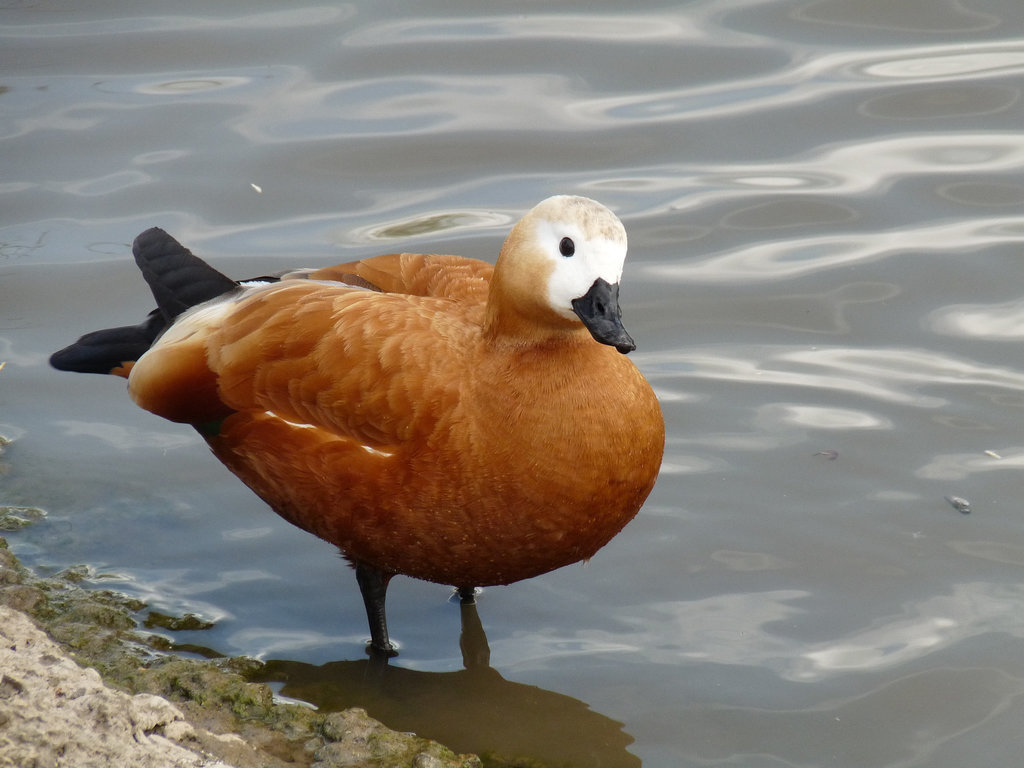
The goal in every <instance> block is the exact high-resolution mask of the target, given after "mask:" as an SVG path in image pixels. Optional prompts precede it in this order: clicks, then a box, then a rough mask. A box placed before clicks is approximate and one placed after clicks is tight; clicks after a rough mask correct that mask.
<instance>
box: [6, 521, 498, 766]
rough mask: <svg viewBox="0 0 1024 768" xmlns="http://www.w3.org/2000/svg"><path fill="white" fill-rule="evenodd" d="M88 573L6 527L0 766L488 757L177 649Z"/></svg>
mask: <svg viewBox="0 0 1024 768" xmlns="http://www.w3.org/2000/svg"><path fill="white" fill-rule="evenodd" d="M81 578H82V574H81V572H80V571H77V570H76V569H70V570H69V571H66V572H64V573H61V574H58V575H57V576H55V577H54V578H51V579H41V578H37V577H36V576H35V575H34V574H32V573H31V572H30V571H28V570H27V569H26V568H24V567H23V566H22V565H21V564H20V563H19V562H18V560H17V558H15V556H14V555H13V554H12V553H11V552H10V551H9V550H8V548H7V542H6V540H5V539H4V538H3V537H0V768H14V767H15V766H17V767H18V768H24V766H33V768H51V767H52V768H58V767H59V768H92V767H93V766H96V767H97V768H99V766H103V767H104V768H105V767H106V766H110V765H124V766H139V767H140V768H305V767H306V766H310V767H311V768H334V767H335V766H338V767H340V766H347V767H349V768H351V767H352V766H355V767H356V768H360V767H365V768H370V767H371V766H372V767H373V768H397V767H398V766H402V767H403V768H407V767H410V766H411V767H412V768H479V767H480V766H482V765H483V763H482V762H481V760H480V758H478V757H476V756H475V755H458V754H455V753H454V752H452V751H451V750H449V749H447V748H446V747H443V746H441V745H440V744H438V743H436V742H433V741H430V740H428V739H424V738H420V737H418V736H416V735H415V734H408V733H398V732H396V731H393V730H391V729H389V728H387V727H385V726H384V725H382V724H381V723H379V722H378V721H376V720H374V719H373V718H371V717H369V716H368V715H367V714H366V712H365V711H363V710H361V709H358V708H351V709H346V710H344V711H341V712H334V713H326V714H325V713H322V712H318V711H316V710H314V709H312V708H310V707H306V706H301V705H299V704H292V703H287V702H280V701H277V700H275V698H274V695H273V693H272V691H271V690H270V688H269V687H268V686H266V685H263V684H259V683H252V682H248V680H247V679H246V674H247V673H249V672H252V671H253V669H254V666H258V665H259V662H256V661H254V660H252V659H244V658H243V659H193V658H185V657H182V656H180V655H176V654H174V653H172V652H171V651H170V649H168V648H167V647H166V641H165V640H163V639H162V638H160V637H159V636H157V635H147V634H146V633H145V632H140V631H139V628H138V623H137V621H136V619H135V614H136V612H137V611H139V610H140V609H141V608H142V607H144V606H141V605H140V604H138V603H137V602H136V601H132V600H130V599H129V598H127V597H125V596H124V595H120V594H117V593H114V592H109V591H102V590H91V589H88V590H87V589H83V588H82V587H80V586H79V585H78V584H77V582H78V581H80V580H81ZM488 764H491V763H490V761H489V763H488ZM499 764H500V763H499Z"/></svg>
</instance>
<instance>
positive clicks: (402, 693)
mask: <svg viewBox="0 0 1024 768" xmlns="http://www.w3.org/2000/svg"><path fill="white" fill-rule="evenodd" d="M460 609H461V613H462V635H461V637H460V643H459V644H460V647H461V649H462V658H463V666H464V669H462V670H458V671H453V672H422V671H417V670H413V669H405V668H403V667H400V666H395V665H393V664H389V663H387V661H386V660H385V661H381V660H380V659H366V660H360V661H335V662H330V663H327V664H322V665H319V666H318V665H313V664H305V663H302V662H297V661H287V660H273V661H268V662H266V664H265V665H264V666H263V667H262V669H261V670H260V671H259V672H258V673H257V674H256V675H255V677H254V678H253V679H255V680H257V681H258V682H265V683H271V684H274V687H275V688H278V686H280V687H279V688H278V690H279V692H280V693H281V694H282V695H284V696H287V697H289V698H293V699H299V700H301V701H306V702H309V703H311V704H314V705H316V706H317V707H319V708H320V709H323V710H327V711H337V710H340V709H345V708H346V707H351V706H359V707H363V708H364V709H366V710H367V712H369V714H370V715H371V716H372V717H375V718H377V719H378V720H382V721H383V722H385V723H387V724H388V726H389V727H391V728H394V729H396V730H399V731H413V732H415V733H417V734H419V735H420V736H425V737H427V738H431V739H435V740H437V741H440V742H441V743H443V744H445V745H446V746H449V747H451V748H453V749H455V750H456V751H457V752H475V753H478V754H491V755H497V756H500V757H503V758H506V759H508V758H520V759H525V760H526V761H527V762H529V761H531V760H539V761H541V762H542V763H543V764H546V765H574V766H608V768H638V767H639V766H640V759H639V758H637V757H636V756H634V755H632V754H630V753H629V752H628V751H627V750H626V748H627V747H628V746H629V745H630V744H631V743H632V742H633V738H632V737H631V736H630V735H629V734H627V733H626V732H625V731H624V730H623V726H622V723H620V722H617V721H615V720H612V719H611V718H608V717H605V716H604V715H602V714H600V713H598V712H594V711H593V710H591V709H590V708H589V707H588V706H587V705H586V704H585V703H584V702H582V701H580V700H578V699H574V698H572V697H570V696H565V695H563V694H560V693H555V692H553V691H547V690H544V689H543V688H538V687H536V686H532V685H524V684H521V683H515V682H512V681H509V680H506V679H505V678H503V677H502V676H501V674H499V673H498V672H497V670H495V669H493V668H492V667H491V666H490V649H489V648H488V645H487V637H486V635H485V634H484V630H483V627H482V625H481V623H480V619H479V617H478V614H477V611H476V606H475V605H474V604H472V603H463V604H462V605H461V606H460ZM531 764H532V763H531Z"/></svg>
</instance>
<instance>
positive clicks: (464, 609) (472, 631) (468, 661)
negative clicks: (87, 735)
mask: <svg viewBox="0 0 1024 768" xmlns="http://www.w3.org/2000/svg"><path fill="white" fill-rule="evenodd" d="M459 612H460V614H461V617H462V632H461V634H460V635H459V648H460V649H461V651H462V666H464V667H465V668H466V669H477V668H481V667H483V668H486V667H488V666H490V664H491V648H490V646H489V645H488V644H487V634H486V633H485V632H484V625H483V624H482V623H481V622H480V616H479V615H478V614H477V612H476V589H475V588H473V587H459Z"/></svg>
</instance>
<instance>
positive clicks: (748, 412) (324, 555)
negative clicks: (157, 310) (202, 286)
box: [0, 0, 1024, 768]
mask: <svg viewBox="0 0 1024 768" xmlns="http://www.w3.org/2000/svg"><path fill="white" fill-rule="evenodd" d="M0 36H2V38H0V361H2V362H5V363H6V365H5V367H4V368H3V369H2V370H0V434H3V435H4V436H5V437H6V438H8V439H10V440H12V443H11V444H10V445H8V446H7V447H6V449H5V451H4V454H3V457H2V459H0V461H2V462H3V465H2V470H3V474H2V475H0V504H7V505H31V506H38V507H41V508H43V509H45V510H46V511H47V513H48V517H47V518H46V520H45V521H44V522H41V523H37V524H36V525H35V526H33V527H32V528H30V529H27V530H26V531H22V532H16V533H12V534H9V539H10V543H11V546H12V548H14V550H15V551H16V552H18V554H19V555H21V556H22V557H23V558H24V559H25V560H26V561H27V562H28V563H30V564H32V565H34V566H35V567H37V568H40V569H42V570H44V571H56V570H61V569H63V568H66V567H68V566H70V565H73V564H87V565H88V566H90V567H91V569H92V573H93V574H94V578H93V579H91V580H90V581H91V583H93V584H95V585H98V586H106V587H111V588H115V589H119V590H124V591H126V592H129V593H131V594H134V595H139V596H141V597H143V598H145V599H146V600H148V601H149V602H150V604H151V606H152V607H153V608H155V609H158V610H161V611H164V612H169V613H177V614H182V613H187V612H192V613H196V614H199V615H201V616H202V617H204V618H206V619H209V620H211V621H214V622H216V624H215V627H214V628H213V629H210V630H206V631H202V632H179V633H176V634H175V636H174V637H175V639H176V640H178V641H179V642H182V643H195V644H200V645H205V646H208V647H211V648H214V649H216V650H217V651H219V652H223V653H230V654H240V653H245V654H253V655H256V656H259V657H261V658H263V659H267V660H273V663H272V664H271V665H270V666H269V668H268V677H269V679H272V680H278V681H283V680H285V679H287V680H288V681H289V682H288V684H287V685H284V686H283V690H282V692H283V693H284V694H285V695H290V696H295V697H297V698H303V699H306V700H309V701H314V702H316V703H318V704H319V705H321V706H327V707H329V706H344V705H348V704H356V703H358V704H362V705H363V706H367V707H368V708H369V709H370V711H371V713H374V714H377V715H378V716H379V717H382V718H383V719H385V720H386V721H387V722H389V723H390V724H392V725H395V726H396V727H400V728H404V729H410V730H417V731H419V732H421V733H423V734H425V735H428V736H433V737H436V738H439V739H443V740H446V741H448V742H449V743H450V744H451V745H452V746H454V747H456V748H460V749H473V750H488V749H492V750H497V751H499V752H503V753H504V754H520V755H529V756H532V757H535V758H538V759H540V760H544V761H548V762H550V763H553V764H559V765H561V764H565V763H568V764H570V765H573V766H596V765H602V766H636V765H639V764H641V763H642V764H643V765H646V766H684V765H685V766H698V765H699V766H714V765H722V766H725V765H729V766H736V765H742V766H793V767H801V768H802V767H803V766H823V765H830V766H831V765H835V766H849V767H850V768H863V767H864V766H915V765H928V766H950V767H953V766H957V767H960V766H965V765H971V766H978V765H990V766H1007V765H1014V764H1017V763H1018V762H1019V755H1020V753H1021V750H1022V748H1024V736H1022V735H1021V733H1022V732H1021V728H1020V722H1021V719H1022V717H1024V587H1022V586H1021V575H1022V570H1024V527H1022V522H1024V509H1022V507H1024V502H1022V498H1024V495H1022V490H1024V437H1022V434H1024V351H1022V345H1021V343H1020V342H1021V341H1022V340H1024V299H1022V296H1024V280H1022V279H1021V275H1022V274H1024V263H1022V257H1021V252H1022V246H1024V243H1022V241H1024V216H1022V204H1024V177H1022V169H1024V135H1022V128H1021V126H1022V125H1024V115H1022V106H1021V83H1022V82H1024V81H1022V75H1024V12H1022V11H1021V8H1020V5H1019V3H1018V2H1017V0H1003V1H1002V2H1000V0H863V1H858V2H845V1H844V0H801V1H798V2H797V1H794V2H788V1H785V0H779V1H777V2H765V1H764V0H745V1H741V2H735V1H731V0H707V1H706V2H682V3H671V4H662V3H654V2H638V3H631V4H629V5H628V6H626V5H622V4H618V3H604V4H590V5H589V7H588V8H587V9H586V10H583V8H582V6H579V5H575V4H551V3H546V4H539V3H538V4H525V5H524V4H523V3H488V4H485V5H479V4H471V3H456V4H449V3H440V2H425V3H420V4H415V5H412V6H410V5H408V4H397V3H394V4H391V3H363V4H361V5H356V6H351V5H337V6H327V5H324V6H304V5H301V4H298V3H293V4H281V3H276V2H267V1H263V2H250V3H246V4H244V8H243V6H242V5H239V4H221V7H220V8H219V9H218V8H216V7H210V4H207V3H197V2H194V1H192V0H186V1H185V2H179V3H174V4H168V3H155V2H130V3H129V2H116V1H114V0H102V1H101V2H97V3H88V4H76V3H58V2H54V1H53V0H38V2H32V1H31V0H26V1H25V2H13V3H8V4H7V5H6V6H5V7H4V8H3V9H2V10H0ZM556 192H569V193H580V194H586V195H589V196H592V197H596V198H598V199H600V200H601V201H603V202H604V203H606V204H607V205H609V206H611V207H612V208H614V209H615V210H616V211H617V212H618V213H619V214H620V216H621V217H622V219H623V221H624V222H625V224H626V227H627V230H628V231H629V235H630V254H631V255H630V260H629V262H628V263H627V268H626V275H625V278H624V282H623V289H622V300H623V306H624V313H625V321H626V324H627V327H628V328H629V329H630V331H631V333H632V335H633V336H634V337H635V338H636V339H637V342H638V344H639V349H638V351H637V352H636V353H634V359H635V361H636V363H637V364H638V365H639V366H640V367H641V369H642V370H643V371H644V372H645V373H646V375H647V376H648V378H649V379H650V380H651V382H652V383H653V384H654V386H655V388H656V389H657V392H658V394H659V396H660V398H661V402H662V405H663V408H664V411H665V416H666V421H667V427H668V445H667V451H666V455H665V462H664V466H663V469H662V473H661V478H660V480H659V483H658V485H657V487H656V488H655V490H654V493H653V494H652V496H651V498H650V499H649V501H648V503H647V505H646V506H645V508H644V509H643V510H642V512H641V514H640V515H639V516H638V517H637V519H636V520H635V521H634V522H633V523H631V524H630V525H629V526H628V527H627V528H626V530H625V531H624V532H623V533H622V534H621V535H620V536H619V537H618V538H616V539H615V540H614V541H613V542H612V543H611V544H610V545H609V546H607V547H606V548H605V549H604V550H602V551H601V552H600V553H599V554H598V555H597V556H596V557H595V558H594V559H593V561H592V562H591V563H590V564H589V565H587V566H574V567H569V568H565V569H562V570H560V571H558V572H555V573H552V574H549V575H547V576H544V577H541V578H537V579H534V580H531V581H528V582H524V583H520V584H518V585H515V586H512V587H508V588H493V589H488V590H487V591H486V592H485V593H484V595H483V596H482V597H481V599H480V601H479V614H480V617H481V619H482V621H483V626H484V628H485V629H486V632H487V637H488V639H489V642H490V648H491V657H490V663H491V669H485V670H476V671H475V673H473V674H471V673H469V672H466V671H465V670H463V669H462V666H463V662H462V658H461V656H460V652H459V644H458V635H459V607H458V606H457V605H456V604H454V603H451V602H449V601H448V594H449V591H448V589H447V588H445V587H441V586H437V585H433V584H426V583H422V582H415V581H412V580H410V579H397V580H396V581H395V582H394V583H393V586H392V589H391V594H390V596H389V598H390V599H389V613H390V617H391V621H392V624H393V632H394V634H395V636H396V637H397V639H398V640H399V641H400V642H401V644H402V652H401V656H400V657H399V658H398V659H397V660H396V663H395V664H394V665H393V666H392V668H391V669H390V670H389V673H388V675H387V676H386V679H385V680H383V681H382V682H381V683H380V684H377V685H369V686H368V685H366V681H365V679H364V677H363V675H362V671H363V670H362V664H363V663H364V661H363V659H364V657H363V648H362V643H363V640H364V637H365V635H366V629H365V619H364V617H363V615H362V605H361V602H360V600H359V597H358V593H357V590H356V587H355V582H354V579H353V577H352V575H351V573H350V572H349V571H348V569H347V568H345V567H344V566H343V565H342V564H341V563H340V561H339V558H338V556H337V555H336V554H335V552H334V551H333V550H332V549H331V547H330V546H328V545H326V544H324V543H322V542H319V541H318V540H316V539H314V538H313V537H311V536H309V535H308V534H305V533H302V532H301V531H298V530H296V529H292V528H291V527H289V526H288V525H287V524H286V523H284V522H283V521H281V520H279V519H278V518H277V517H276V516H275V515H274V514H273V513H272V512H270V511H269V510H268V509H267V508H266V507H265V506H263V505H262V504H261V503H260V502H259V501H258V500H257V499H256V498H255V497H253V496H252V494H251V493H249V492H248V491H247V490H246V489H245V488H244V487H242V486H241V485H240V484H239V483H238V482H237V481H235V480H234V478H232V477H231V476H230V475H229V474H228V473H227V471H226V470H224V469H222V468H221V467H220V466H219V464H218V463H217V462H216V461H215V460H214V459H213V458H212V457H211V456H210V455H209V454H208V451H207V450H206V448H205V446H204V445H203V444H202V443H201V441H200V440H199V439H198V438H197V437H196V436H194V435H193V434H192V433H191V432H190V431H189V430H188V429H186V428H183V427H180V426H177V425H173V424H170V423H167V422H163V421H160V420H158V419H156V418H155V417H152V416H150V415H148V414H146V413H144V412H142V411H140V410H139V409H137V408H136V407H134V406H133V405H132V404H131V403H130V401H129V400H128V399H127V397H126V396H125V394H124V387H123V382H120V381H119V380H114V379H104V378H101V377H89V376H73V375H70V374H60V373H57V372H55V371H52V370H50V369H49V368H48V366H47V363H46V359H47V356H48V355H49V353H50V352H51V351H53V350H54V349H56V348H58V347H61V346H64V345H65V344H66V343H68V342H69V341H71V340H72V339H73V338H75V337H76V336H78V335H79V334H80V333H83V332H85V331H88V330H92V329H95V328H101V327H107V326H110V325H121V324H124V323H127V322H134V321H135V320H136V319H137V318H141V317H142V316H143V314H144V313H145V312H147V311H148V310H149V309H150V308H151V299H150V298H149V297H148V295H147V292H146V290H145V287H144V285H143V283H142V280H141V279H140V277H139V276H138V274H137V273H136V270H135V267H134V265H133V264H132V262H131V259H130V254H129V243H130V242H131V240H132V238H133V237H134V236H135V235H136V234H137V233H138V232H140V231H142V230H143V229H145V228H147V227H149V226H153V225H158V226H162V227H164V228H165V229H167V230H169V231H171V232H172V233H174V234H175V235H176V236H178V237H179V238H180V239H181V240H182V241H183V242H185V243H186V244H188V245H189V246H191V247H192V248H193V249H194V250H196V251H197V252H198V253H200V254H202V255H204V256H206V257H208V258H209V259H210V260H212V261H213V262H214V263H215V264H216V265H217V266H218V267H220V268H221V269H222V270H224V271H225V272H228V273H229V274H232V275H234V276H237V277H245V276H249V275H253V274H263V273H265V272H266V271H268V270H274V269H280V268H285V267H297V266H306V265H320V264H328V263H336V262H341V261H347V260H350V259H353V258H358V257H360V256H366V255H371V254H373V253H376V252H384V251H393V250H442V251H450V252H458V253H464V254H467V255H476V256H481V257H483V258H489V259H493V257H494V256H495V255H496V253H497V249H498V247H499V245H500V243H501V240H502V238H503V237H504V234H505V232H506V231H507V230H508V228H509V226H510V224H511V223H512V222H513V221H514V220H515V219H516V218H517V217H518V216H519V215H520V214H521V213H522V212H523V211H524V210H526V209H527V208H529V207H531V206H532V205H533V204H534V203H536V202H537V201H539V200H540V199H542V198H544V197H546V196H547V195H550V194H552V193H556ZM946 497H960V498H962V499H965V500H967V501H968V502H969V503H970V513H969V514H963V513H961V512H960V511H958V509H956V508H955V506H954V505H953V504H951V503H950V502H949V501H948V500H947V498H946ZM277 686H278V688H281V684H280V682H279V683H278V684H277Z"/></svg>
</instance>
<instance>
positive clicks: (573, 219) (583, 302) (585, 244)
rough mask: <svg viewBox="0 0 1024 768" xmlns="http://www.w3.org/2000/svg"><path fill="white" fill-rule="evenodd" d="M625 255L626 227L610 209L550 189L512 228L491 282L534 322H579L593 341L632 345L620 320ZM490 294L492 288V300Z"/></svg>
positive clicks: (620, 346) (628, 347) (621, 348)
mask: <svg viewBox="0 0 1024 768" xmlns="http://www.w3.org/2000/svg"><path fill="white" fill-rule="evenodd" d="M625 259H626V230H625V229H624V228H623V226H622V222H621V221H619V219H618V217H617V216H616V215H615V214H614V213H612V212H611V211H610V210H608V209H607V208H605V207H604V206H603V205H601V204H600V203H598V202H596V201H595V200H591V199H589V198H586V197H574V196H569V195H558V196H555V197H549V198H548V199H547V200H544V201H542V202H541V203H539V204H538V205H537V206H535V207H534V208H533V209H532V210H530V211H529V213H527V214H526V215H525V216H524V217H523V218H522V219H521V220H520V221H519V223H518V224H516V226H515V227H514V228H513V230H512V232H511V233H510V234H509V236H508V239H507V240H506V241H505V245H504V246H503V247H502V250H501V256H500V258H499V260H498V265H497V270H496V275H495V283H496V284H497V285H498V286H500V293H502V294H503V295H504V298H506V299H511V301H512V302H513V303H514V304H515V305H516V309H517V310H518V311H519V313H520V314H522V315H525V316H527V317H529V318H530V319H531V320H533V321H534V322H537V323H541V324H553V325H563V326H564V325H572V324H579V323H582V324H583V325H584V326H586V328H587V330H589V331H590V333H591V335H592V336H593V337H594V338H595V339H596V340H597V341H599V342H601V343H602V344H608V345H609V346H613V347H615V348H616V349H618V350H619V351H620V352H623V353H626V352H631V351H632V350H633V349H635V348H636V345H635V344H634V343H633V339H631V338H630V336H629V334H628V333H626V329H625V328H624V327H623V326H622V321H621V319H620V316H621V313H620V310H619V301H618V294H619V280H620V278H621V277H622V266H623V263H624V262H625ZM494 293H495V291H494V289H493V288H492V303H496V302H495V301H494ZM506 303H507V302H506Z"/></svg>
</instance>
